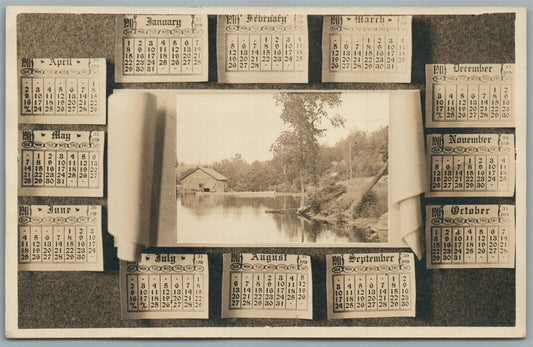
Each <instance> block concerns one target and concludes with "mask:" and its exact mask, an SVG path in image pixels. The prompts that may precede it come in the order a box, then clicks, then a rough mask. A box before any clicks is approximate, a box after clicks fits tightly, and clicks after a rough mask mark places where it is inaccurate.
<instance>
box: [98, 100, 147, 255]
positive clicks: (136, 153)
mask: <svg viewBox="0 0 533 347" xmlns="http://www.w3.org/2000/svg"><path fill="white" fill-rule="evenodd" d="M131 96H132V94H131V92H128V93H126V92H118V93H115V94H113V95H111V96H110V97H109V117H108V119H109V120H108V121H109V125H108V134H109V136H108V137H109V141H108V143H109V145H108V210H109V213H108V231H109V233H110V234H111V235H113V237H114V238H115V241H114V244H115V247H117V256H118V258H119V259H121V260H126V261H138V260H140V256H141V251H142V249H143V248H144V247H146V246H148V245H149V242H150V233H149V230H150V223H151V198H152V196H151V195H152V175H153V161H154V155H155V153H154V143H155V117H154V112H155V110H156V97H155V96H154V95H152V94H150V93H146V92H135V97H134V98H132V97H131Z"/></svg>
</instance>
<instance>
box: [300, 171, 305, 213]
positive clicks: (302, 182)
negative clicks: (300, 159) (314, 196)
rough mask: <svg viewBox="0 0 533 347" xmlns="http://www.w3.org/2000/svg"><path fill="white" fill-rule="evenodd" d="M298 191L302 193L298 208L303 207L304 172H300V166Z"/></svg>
mask: <svg viewBox="0 0 533 347" xmlns="http://www.w3.org/2000/svg"><path fill="white" fill-rule="evenodd" d="M300 192H301V193H302V197H301V199H300V208H304V206H305V201H304V200H305V197H304V193H305V190H304V174H303V172H302V169H301V168H300Z"/></svg>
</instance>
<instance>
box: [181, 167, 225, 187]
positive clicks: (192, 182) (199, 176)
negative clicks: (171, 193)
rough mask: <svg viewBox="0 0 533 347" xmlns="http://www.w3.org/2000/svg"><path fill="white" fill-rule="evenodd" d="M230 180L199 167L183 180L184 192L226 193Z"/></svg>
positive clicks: (211, 170) (213, 171)
mask: <svg viewBox="0 0 533 347" xmlns="http://www.w3.org/2000/svg"><path fill="white" fill-rule="evenodd" d="M227 187H228V179H227V178H226V177H224V176H223V175H221V174H219V173H218V172H216V171H215V170H213V169H210V168H204V167H199V168H197V169H196V170H194V171H192V172H190V173H189V174H187V175H185V176H183V177H182V178H181V189H182V191H183V192H217V193H221V192H225V191H226V190H227Z"/></svg>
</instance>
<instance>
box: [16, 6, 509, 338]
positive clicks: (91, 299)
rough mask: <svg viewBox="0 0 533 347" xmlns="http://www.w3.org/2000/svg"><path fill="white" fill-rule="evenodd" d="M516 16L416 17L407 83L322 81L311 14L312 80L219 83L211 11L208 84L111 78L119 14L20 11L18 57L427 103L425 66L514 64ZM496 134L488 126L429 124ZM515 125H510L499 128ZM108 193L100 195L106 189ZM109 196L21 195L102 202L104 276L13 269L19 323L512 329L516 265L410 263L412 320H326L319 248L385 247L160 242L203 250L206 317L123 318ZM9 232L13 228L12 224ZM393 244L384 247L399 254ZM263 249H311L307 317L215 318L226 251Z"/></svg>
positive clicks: (318, 30)
mask: <svg viewBox="0 0 533 347" xmlns="http://www.w3.org/2000/svg"><path fill="white" fill-rule="evenodd" d="M514 19H515V18H514V14H490V15H479V16H473V15H461V16H443V15H439V16H434V15H431V16H413V59H412V83H411V84H399V83H376V84H370V83H327V84H323V83H321V82H320V80H321V60H322V59H321V38H322V17H321V16H309V17H308V23H309V52H311V54H310V57H309V83H308V84H252V85H249V84H217V82H216V47H215V36H216V17H215V16H209V81H208V82H200V83H198V82H196V83H131V84H117V83H114V82H113V81H114V60H115V55H114V54H115V53H114V28H115V26H114V20H115V15H102V14H83V15H74V14H21V15H19V16H18V18H17V54H18V56H19V57H65V58H66V57H73V58H74V57H77V58H90V57H92V58H105V59H106V60H107V81H108V83H107V94H108V95H109V94H110V93H111V91H112V90H113V89H119V88H171V89H354V90H366V89H379V90H382V89H418V90H420V91H421V92H422V105H424V93H425V90H424V88H425V86H424V82H425V75H424V65H425V64H432V63H514V62H515V55H514V47H515V46H514ZM19 128H20V129H51V128H54V129H63V130H106V126H104V125H57V126H50V125H20V126H19ZM468 131H480V132H494V130H493V129H492V130H489V129H487V130H484V129H481V130H480V129H477V130H473V129H459V130H457V129H450V130H436V129H433V130H428V131H427V132H426V133H438V132H468ZM503 131H505V132H513V130H512V129H503ZM105 194H106V193H105ZM106 201H107V200H106V198H105V197H104V198H49V197H19V202H20V203H25V204H100V205H103V206H104V208H103V219H104V225H103V230H104V235H103V240H104V254H105V258H104V264H105V271H104V272H103V273H91V272H19V280H18V300H19V322H18V325H19V328H99V327H172V326H176V327H177V326H514V324H515V271H514V269H464V270H426V269H425V265H426V264H425V260H423V261H417V262H416V287H417V288H416V289H417V302H416V306H417V309H416V318H372V319H342V320H332V321H328V320H327V319H326V295H325V294H326V287H325V271H326V270H325V254H329V253H336V252H352V251H356V252H365V251H370V252H372V251H383V250H381V249H356V250H354V249H351V248H335V249H331V248H308V249H305V248H275V249H272V248H195V249H190V248H189V249H185V248H182V249H164V250H163V251H174V252H178V253H192V252H197V253H203V252H205V253H207V254H208V255H209V266H210V268H209V276H210V278H209V318H210V319H209V320H121V319H120V291H119V278H118V261H117V258H116V250H115V249H114V248H113V238H112V237H111V236H110V235H109V234H108V233H107V230H106ZM428 202H430V203H466V202H469V203H470V202H472V203H514V199H513V198H507V199H505V198H503V199H502V198H500V199H488V198H485V199H483V198H474V199H460V198H455V199H431V200H428ZM10 232H11V231H10ZM397 250H398V249H386V251H397ZM230 251H242V252H246V251H259V252H261V251H264V252H289V253H295V254H308V255H310V256H311V257H312V265H313V305H314V309H313V311H314V312H313V317H314V318H313V320H312V321H310V320H290V319H240V320H239V319H221V318H220V303H221V288H220V286H221V277H222V253H224V252H230Z"/></svg>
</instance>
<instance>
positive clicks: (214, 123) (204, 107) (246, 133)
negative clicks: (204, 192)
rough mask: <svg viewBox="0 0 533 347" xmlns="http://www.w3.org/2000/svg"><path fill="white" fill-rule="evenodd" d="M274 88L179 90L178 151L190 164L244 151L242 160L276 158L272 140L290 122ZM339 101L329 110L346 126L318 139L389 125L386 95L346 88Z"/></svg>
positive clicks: (336, 138)
mask: <svg viewBox="0 0 533 347" xmlns="http://www.w3.org/2000/svg"><path fill="white" fill-rule="evenodd" d="M275 93H276V92H275V91H260V92H237V93H236V92H234V91H232V92H213V91H209V92H202V91H198V92H187V93H185V94H181V95H178V96H177V157H178V161H180V162H184V163H187V164H204V165H205V164H210V163H212V162H214V161H220V160H222V159H225V158H231V157H233V156H234V155H235V154H236V153H240V154H241V155H242V157H243V159H244V160H246V161H248V162H253V161H255V160H260V161H263V160H269V159H272V152H270V146H271V145H272V144H273V143H274V141H275V140H276V138H277V137H278V135H279V134H280V133H281V132H282V131H283V130H288V127H287V126H285V125H284V124H283V121H282V120H281V119H280V118H279V115H280V114H281V106H276V105H275V101H274V98H273V95H274V94H275ZM341 99H342V103H341V106H339V107H336V108H332V109H329V110H328V114H329V115H330V116H333V115H335V114H339V115H341V116H343V117H344V118H345V119H346V122H345V126H344V127H343V128H333V127H332V126H331V125H330V124H329V122H326V123H323V125H324V127H325V128H326V129H328V130H327V131H326V135H325V136H324V137H322V138H320V139H319V142H320V143H321V144H327V145H334V144H335V143H337V142H338V141H340V140H342V139H343V138H345V137H346V136H347V135H348V134H349V133H350V130H352V129H359V130H367V131H369V132H371V131H373V130H376V129H379V128H381V127H383V126H386V125H388V113H389V105H388V96H387V94H379V93H362V92H342V96H341Z"/></svg>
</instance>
